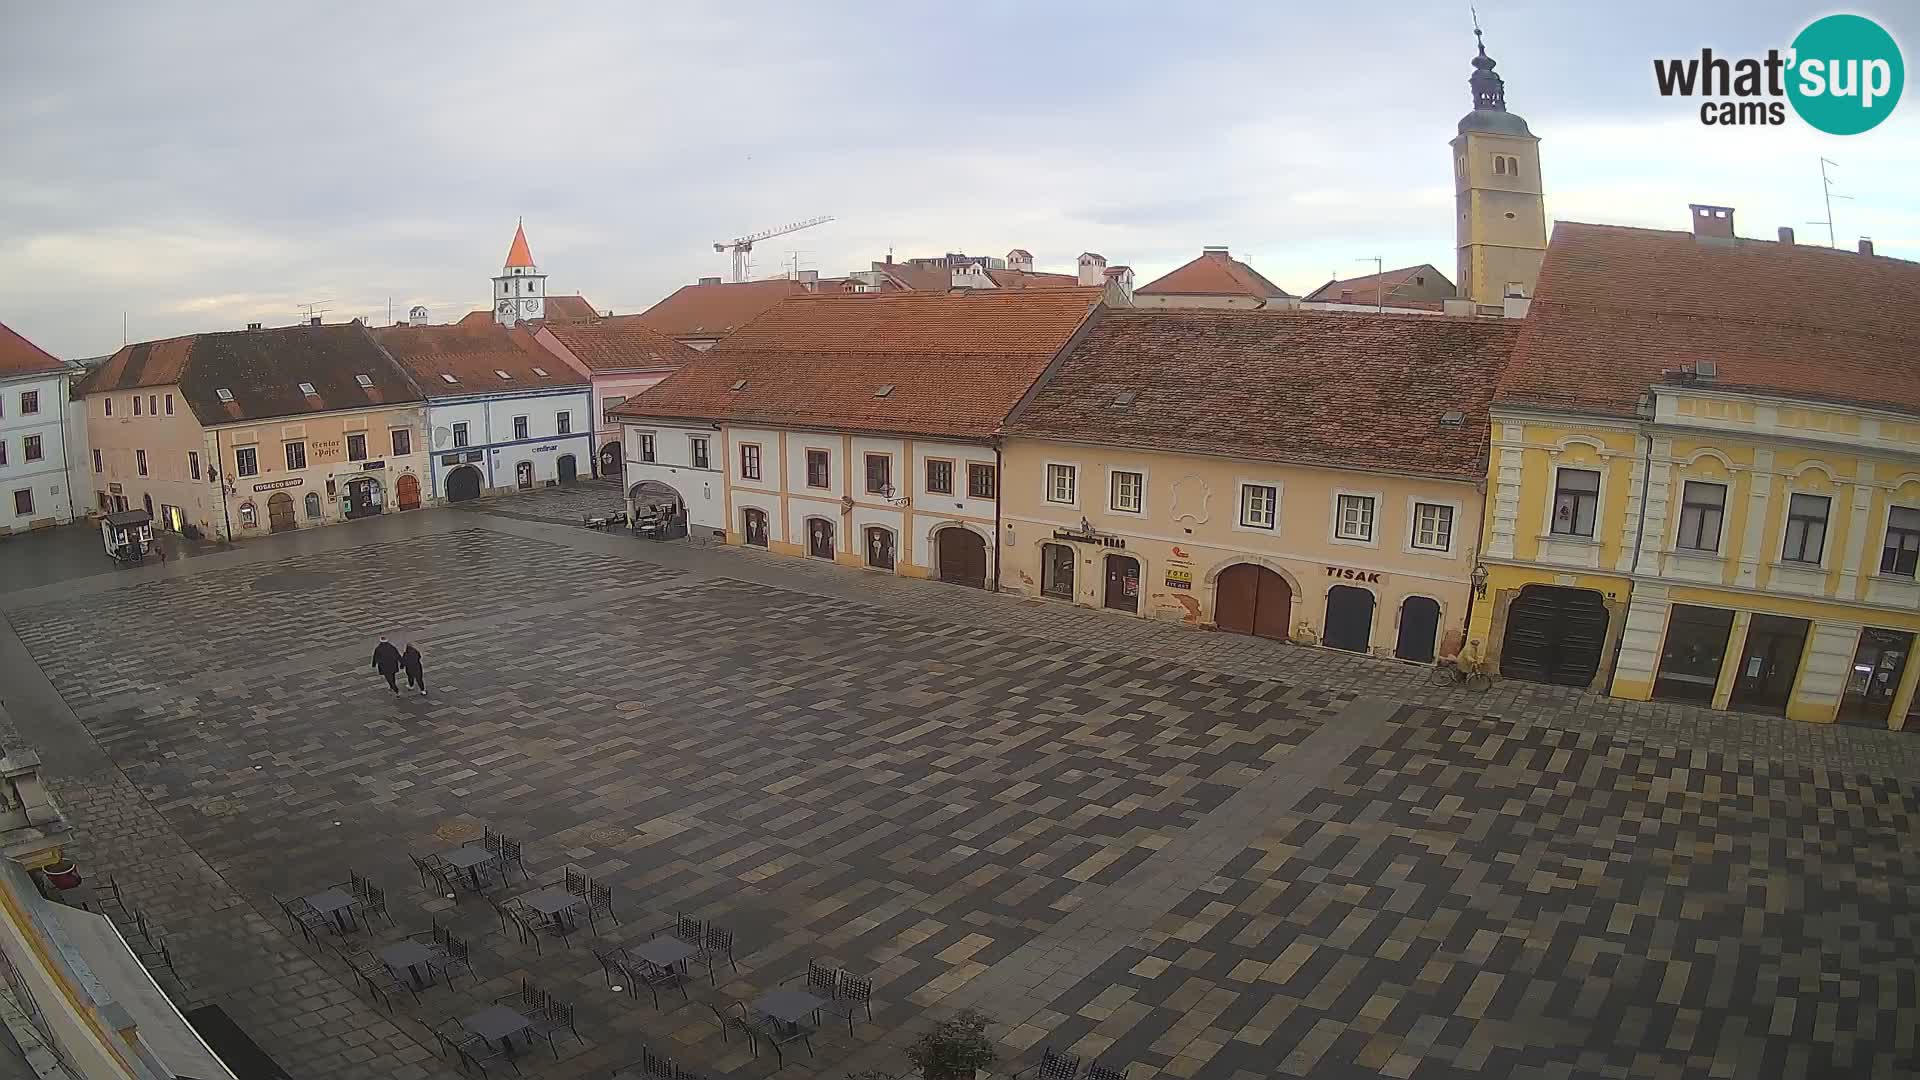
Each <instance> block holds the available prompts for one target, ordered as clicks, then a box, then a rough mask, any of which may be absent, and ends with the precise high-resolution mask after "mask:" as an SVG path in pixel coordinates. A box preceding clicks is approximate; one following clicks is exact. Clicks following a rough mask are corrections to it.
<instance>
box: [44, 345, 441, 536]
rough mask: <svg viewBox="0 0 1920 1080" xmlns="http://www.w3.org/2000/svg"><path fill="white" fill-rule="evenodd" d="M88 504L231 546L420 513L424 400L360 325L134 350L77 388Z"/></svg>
mask: <svg viewBox="0 0 1920 1080" xmlns="http://www.w3.org/2000/svg"><path fill="white" fill-rule="evenodd" d="M78 392H79V394H80V396H81V398H82V400H83V401H84V402H85V407H86V417H87V435H88V440H89V442H90V444H91V454H92V458H93V460H92V462H91V465H92V476H91V478H92V481H93V484H92V486H93V489H94V490H93V500H94V502H95V504H96V505H98V506H99V507H100V508H101V509H118V510H125V509H135V508H141V509H145V510H147V511H148V512H149V513H151V514H153V515H154V521H155V524H156V525H157V526H158V527H160V528H163V529H169V530H173V531H180V532H189V531H190V532H192V533H193V534H196V535H202V536H207V537H211V538H214V539H221V540H229V539H242V538H245V537H248V536H257V535H262V534H265V533H269V532H286V531H290V530H292V529H299V528H307V527H311V526H314V525H325V524H332V523H335V522H340V521H346V520H351V519H355V518H361V517H368V516H372V515H375V514H383V513H389V512H393V511H396V510H410V509H414V508H416V507H418V506H421V505H424V504H425V501H426V499H427V498H428V496H427V493H426V487H427V463H428V457H427V450H426V440H427V426H426V408H425V402H424V400H423V398H422V395H421V394H420V392H419V390H418V389H417V388H416V387H415V386H414V383H413V381H412V380H411V379H410V378H409V377H408V376H407V374H406V372H405V371H403V370H401V368H400V367H399V365H397V364H396V363H394V361H393V359H392V358H391V357H390V356H388V355H387V353H386V352H385V351H384V350H382V349H381V348H380V346H379V344H378V343H377V342H375V341H374V339H373V337H372V335H371V334H370V333H369V332H368V330H367V329H366V327H364V326H362V325H361V324H360V323H358V322H353V323H347V324H344V325H335V326H320V325H317V324H316V325H305V326H292V327H280V328H275V329H270V330H269V329H251V330H243V331H236V332H232V333H221V334H195V335H190V336H187V337H180V338H169V339H166V340H163V341H151V342H141V343H138V344H135V345H128V346H126V347H124V348H122V349H121V350H120V351H119V352H117V353H115V354H114V355H113V357H112V358H110V359H109V360H108V361H107V362H106V363H104V364H102V365H100V366H99V367H97V368H95V369H94V370H93V372H92V373H90V374H89V375H88V376H87V378H86V379H85V380H84V381H82V383H81V384H80V386H79V390H78Z"/></svg>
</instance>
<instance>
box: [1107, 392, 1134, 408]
mask: <svg viewBox="0 0 1920 1080" xmlns="http://www.w3.org/2000/svg"><path fill="white" fill-rule="evenodd" d="M1135 396H1136V395H1135V393H1134V392H1133V391H1132V390H1122V391H1120V392H1119V393H1117V394H1115V395H1113V407H1114V408H1116V409H1124V408H1126V407H1127V406H1129V405H1131V404H1133V399H1134V397H1135Z"/></svg>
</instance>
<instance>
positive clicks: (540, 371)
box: [533, 367, 550, 379]
mask: <svg viewBox="0 0 1920 1080" xmlns="http://www.w3.org/2000/svg"><path fill="white" fill-rule="evenodd" d="M533 373H534V374H535V375H538V376H540V377H541V378H543V379H545V378H549V377H550V376H548V374H547V369H546V368H543V367H535V368H534V369H533Z"/></svg>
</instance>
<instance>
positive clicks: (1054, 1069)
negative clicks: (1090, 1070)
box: [1013, 1046, 1080, 1080]
mask: <svg viewBox="0 0 1920 1080" xmlns="http://www.w3.org/2000/svg"><path fill="white" fill-rule="evenodd" d="M1079 1074H1080V1055H1078V1054H1069V1053H1066V1052H1065V1051H1061V1050H1055V1049H1054V1048H1053V1047H1051V1046H1049V1047H1047V1048H1045V1049H1044V1050H1042V1051H1040V1064H1038V1065H1035V1066H1033V1067H1031V1068H1027V1069H1022V1070H1020V1071H1019V1072H1017V1073H1014V1074H1013V1075H1014V1077H1015V1080H1018V1078H1019V1077H1022V1076H1032V1077H1035V1078H1037V1080H1074V1077H1076V1076H1078V1075H1079Z"/></svg>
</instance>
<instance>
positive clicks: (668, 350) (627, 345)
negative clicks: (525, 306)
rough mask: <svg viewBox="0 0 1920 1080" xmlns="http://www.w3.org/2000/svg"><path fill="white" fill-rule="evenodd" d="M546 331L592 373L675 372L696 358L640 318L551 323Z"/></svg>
mask: <svg viewBox="0 0 1920 1080" xmlns="http://www.w3.org/2000/svg"><path fill="white" fill-rule="evenodd" d="M546 331H547V333H549V334H551V335H552V336H553V338H554V340H556V341H558V342H559V343H560V345H561V346H562V347H564V348H565V349H566V351H567V352H568V354H570V355H571V356H572V357H573V358H574V359H576V360H578V361H580V363H582V364H584V365H586V367H587V369H588V370H590V371H596V372H600V371H643V370H648V369H654V370H657V369H660V368H678V367H682V366H685V365H686V364H687V363H689V362H691V361H692V360H693V359H694V358H695V357H697V356H699V355H700V353H699V351H698V350H697V349H692V348H689V347H688V346H686V345H682V344H681V343H680V342H678V341H675V340H674V339H673V338H670V337H668V336H667V335H665V334H662V333H661V332H659V331H658V330H655V329H653V328H652V327H650V326H648V325H647V324H646V320H645V318H644V317H643V316H640V315H620V316H615V317H611V318H605V319H592V320H589V321H586V322H570V323H555V324H553V325H552V326H549V327H547V328H546Z"/></svg>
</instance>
